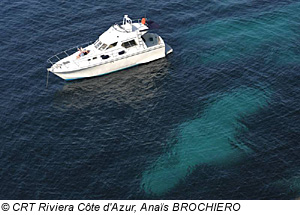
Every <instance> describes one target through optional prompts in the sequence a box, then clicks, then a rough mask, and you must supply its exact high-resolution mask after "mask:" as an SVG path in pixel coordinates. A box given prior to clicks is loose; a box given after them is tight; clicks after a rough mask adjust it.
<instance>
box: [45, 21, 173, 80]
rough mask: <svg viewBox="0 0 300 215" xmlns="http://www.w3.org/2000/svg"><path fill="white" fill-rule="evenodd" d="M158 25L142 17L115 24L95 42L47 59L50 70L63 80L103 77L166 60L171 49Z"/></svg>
mask: <svg viewBox="0 0 300 215" xmlns="http://www.w3.org/2000/svg"><path fill="white" fill-rule="evenodd" d="M157 26H158V25H157V24H156V23H154V22H153V21H151V20H147V19H146V18H142V19H139V20H136V21H133V20H131V19H130V18H129V17H128V15H125V16H124V18H123V23H122V24H114V25H113V26H111V27H110V28H109V29H108V30H107V31H105V32H104V33H103V34H102V35H100V36H99V38H98V39H97V40H96V41H95V42H89V43H86V44H82V45H78V46H76V47H73V48H71V49H68V50H65V51H63V52H60V53H58V54H56V55H54V56H52V57H51V58H49V59H48V62H49V63H51V64H52V66H51V67H50V68H48V71H50V72H52V73H54V74H55V75H57V76H59V77H61V78H62V79H64V80H75V79H80V78H88V77H93V76H100V75H105V74H109V73H112V72H116V71H119V70H123V69H126V68H129V67H133V66H136V65H139V64H143V63H148V62H150V61H154V60H157V59H159V58H163V57H165V56H166V55H167V54H169V53H171V52H172V51H173V50H172V48H171V47H170V46H169V45H167V44H166V43H165V42H164V41H163V39H162V38H161V37H160V36H158V35H157V34H154V33H150V32H148V31H149V30H150V29H153V28H156V27H157Z"/></svg>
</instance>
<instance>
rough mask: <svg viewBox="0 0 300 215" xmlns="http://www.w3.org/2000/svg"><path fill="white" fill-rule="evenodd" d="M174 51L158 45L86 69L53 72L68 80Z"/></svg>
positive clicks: (98, 74) (104, 73)
mask: <svg viewBox="0 0 300 215" xmlns="http://www.w3.org/2000/svg"><path fill="white" fill-rule="evenodd" d="M172 51H173V50H172V49H171V47H170V46H168V45H167V44H166V45H165V44H163V45H161V46H158V47H151V48H149V49H148V50H144V51H143V52H141V53H136V54H134V55H133V56H130V55H129V56H128V55H124V56H122V57H120V58H118V59H115V60H109V59H108V60H107V62H105V63H103V64H100V65H93V66H91V67H87V68H85V69H80V70H76V71H65V72H53V73H54V74H55V75H57V76H59V77H60V78H62V79H64V80H66V81H71V80H76V79H81V78H89V77H94V76H101V75H106V74H109V73H112V72H117V71H120V70H123V69H127V68H129V67H133V66H137V65H139V64H144V63H148V62H151V61H154V60H157V59H160V58H163V57H165V56H166V55H167V54H169V53H171V52H172Z"/></svg>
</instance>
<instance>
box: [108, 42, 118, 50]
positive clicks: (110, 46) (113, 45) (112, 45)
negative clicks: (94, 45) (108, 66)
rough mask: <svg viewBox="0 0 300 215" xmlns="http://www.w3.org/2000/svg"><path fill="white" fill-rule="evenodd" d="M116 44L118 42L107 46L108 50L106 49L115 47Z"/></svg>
mask: <svg viewBox="0 0 300 215" xmlns="http://www.w3.org/2000/svg"><path fill="white" fill-rule="evenodd" d="M117 43H118V42H115V43H112V44H110V45H109V46H108V48H107V49H110V48H113V47H115V46H116V45H117Z"/></svg>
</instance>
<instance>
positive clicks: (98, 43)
mask: <svg viewBox="0 0 300 215" xmlns="http://www.w3.org/2000/svg"><path fill="white" fill-rule="evenodd" d="M101 45H102V42H101V41H100V40H99V39H98V40H96V42H94V46H95V48H96V49H98V48H99V47H100V46H101Z"/></svg>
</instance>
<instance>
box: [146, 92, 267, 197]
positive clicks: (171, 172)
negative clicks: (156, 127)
mask: <svg viewBox="0 0 300 215" xmlns="http://www.w3.org/2000/svg"><path fill="white" fill-rule="evenodd" d="M269 97H270V93H268V92H265V91H262V90H256V89H253V88H242V89H239V90H235V91H233V92H230V93H226V94H223V95H221V96H220V97H218V98H217V99H216V100H215V101H212V102H211V103H210V104H208V105H207V107H206V109H205V110H204V111H203V113H202V114H201V116H200V117H199V118H196V119H193V120H190V121H187V122H184V123H182V124H181V125H180V126H179V127H178V129H177V131H176V135H175V137H173V138H172V139H170V141H169V142H170V143H169V144H167V145H168V147H170V150H169V151H168V152H167V153H165V154H163V155H161V156H160V157H159V158H158V159H157V160H156V161H155V162H154V163H153V165H152V166H151V167H150V168H149V170H147V171H145V172H144V173H143V176H142V182H141V186H142V188H143V189H144V190H145V192H146V193H147V194H155V195H160V194H163V193H165V192H167V191H169V190H171V189H172V188H173V187H174V186H176V185H177V184H178V183H179V182H180V180H182V179H184V178H185V177H186V176H187V175H188V174H189V173H190V172H191V171H193V169H195V167H196V166H197V165H201V164H210V165H219V164H222V165H223V164H231V163H233V162H237V161H239V160H240V159H241V158H242V157H244V156H245V155H246V154H247V153H251V149H250V148H249V147H247V146H246V145H243V144H242V143H240V142H238V141H237V139H236V136H237V135H238V134H239V133H240V132H241V131H244V130H245V129H246V128H245V126H244V125H243V124H241V123H240V122H239V119H241V118H242V117H246V116H249V115H251V114H253V113H255V112H257V111H258V110H259V109H261V108H263V107H265V106H266V105H267V102H268V99H269Z"/></svg>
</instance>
